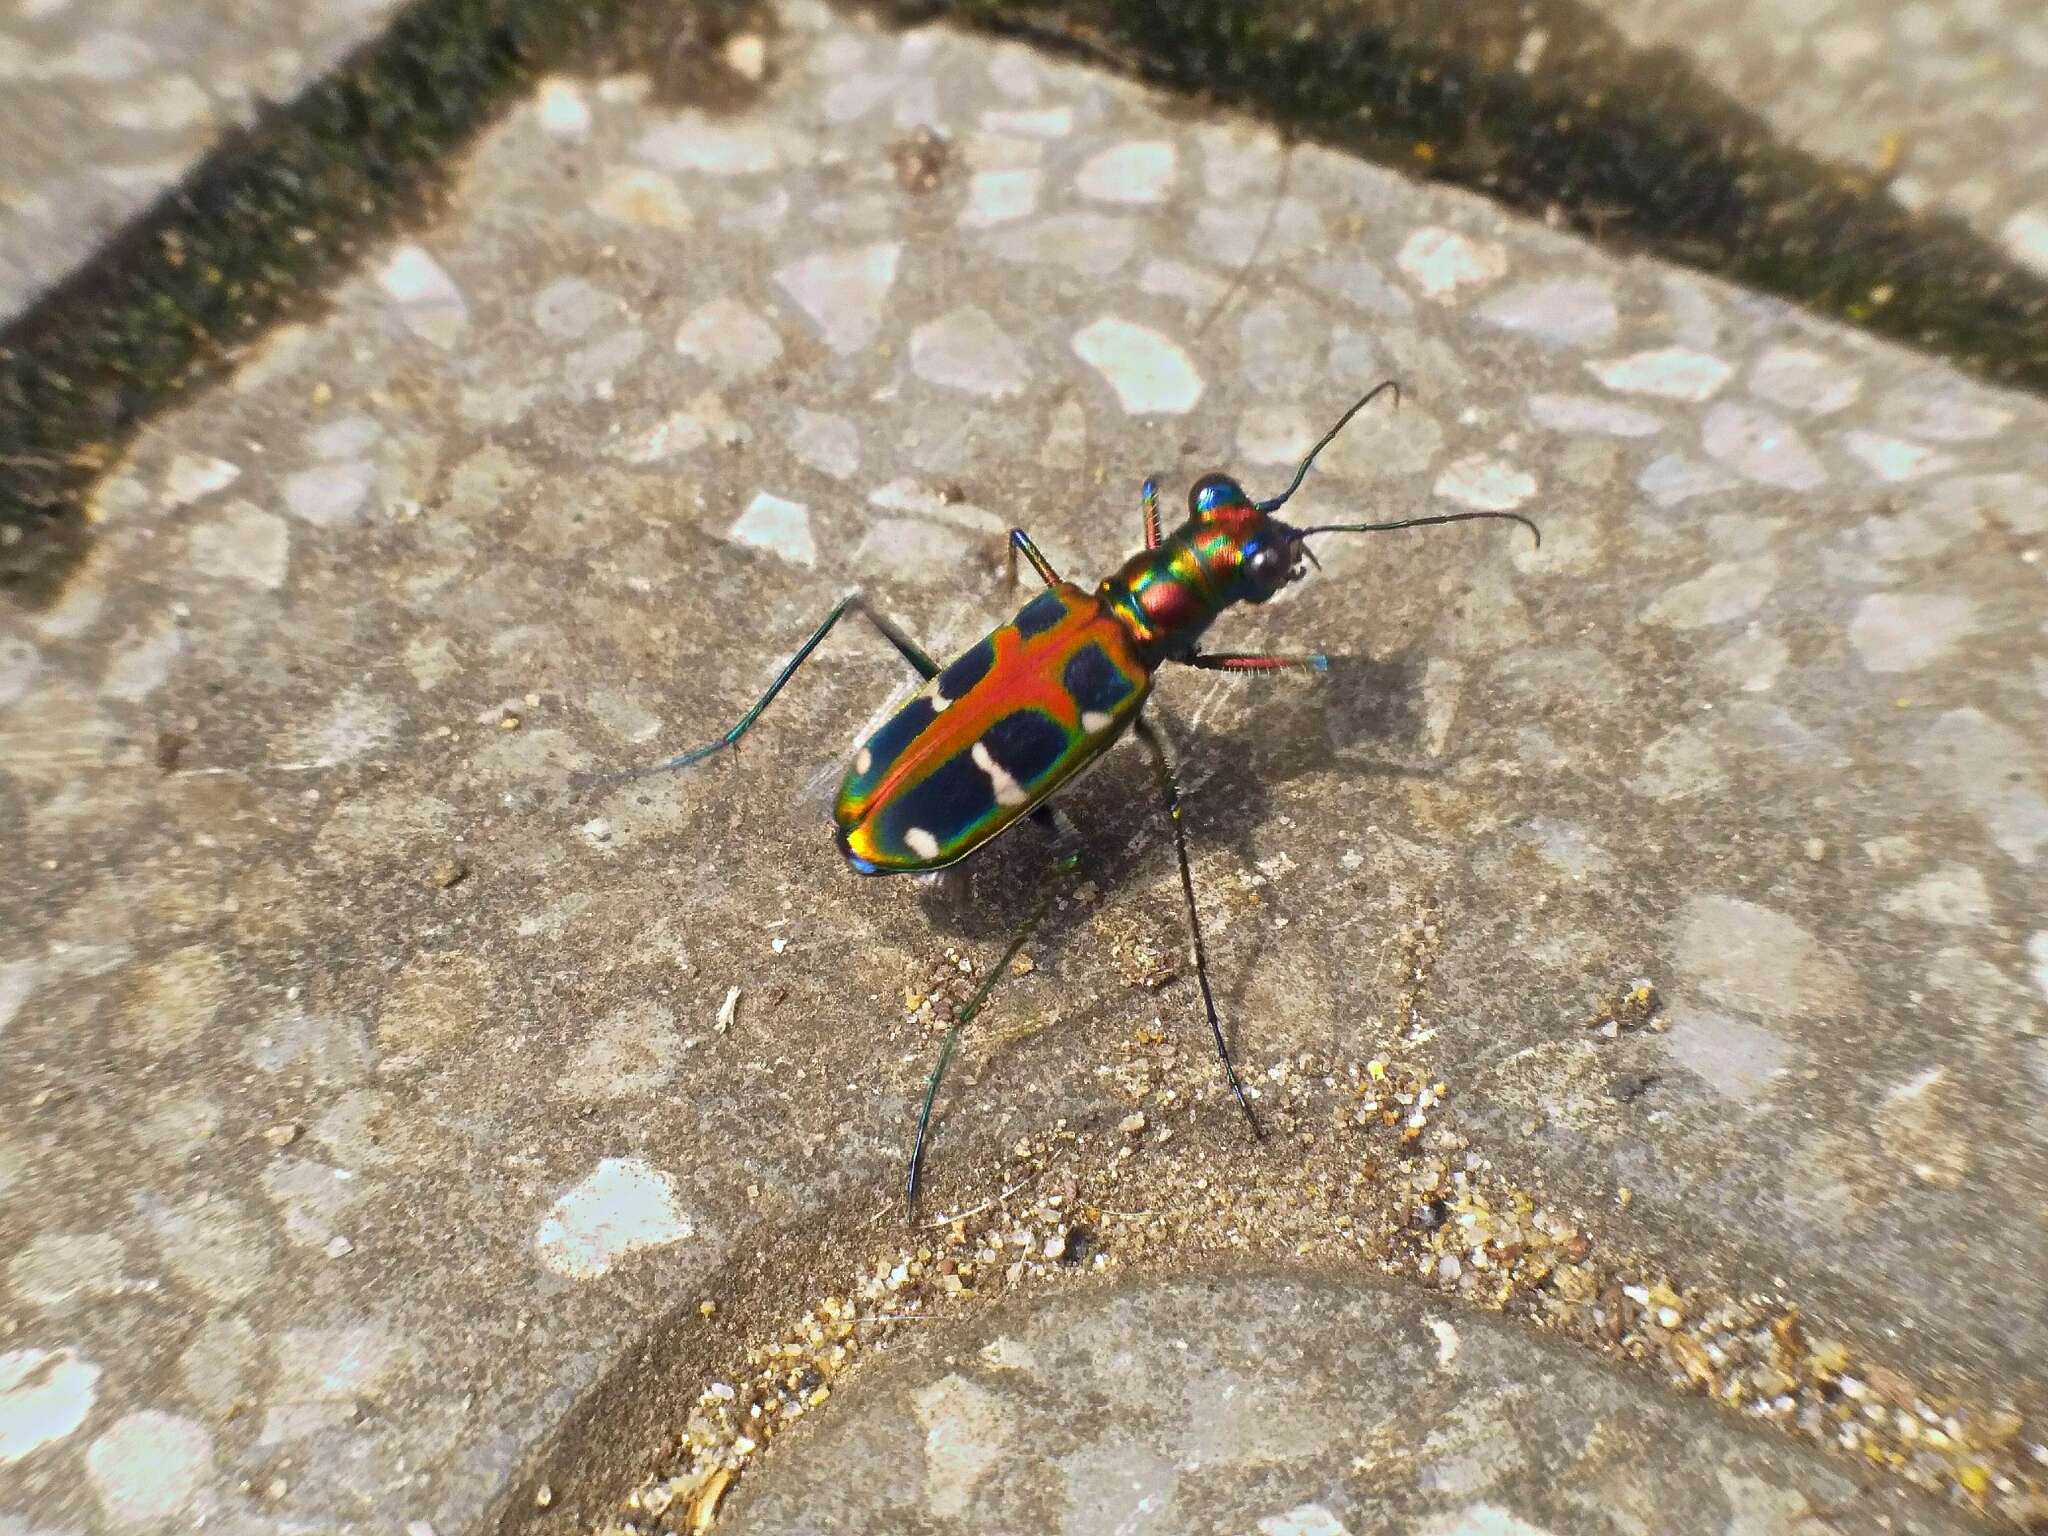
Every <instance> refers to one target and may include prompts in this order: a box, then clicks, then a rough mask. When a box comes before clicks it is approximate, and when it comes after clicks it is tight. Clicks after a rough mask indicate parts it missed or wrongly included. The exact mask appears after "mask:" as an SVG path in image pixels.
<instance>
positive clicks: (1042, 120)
mask: <svg viewBox="0 0 2048 1536" xmlns="http://www.w3.org/2000/svg"><path fill="white" fill-rule="evenodd" d="M981 126H982V127H983V128H986V129H987V130H988V131H989V132H990V133H1021V134H1023V135H1024V136H1025V137H1027V138H1033V139H1063V138H1065V137H1066V136H1067V135H1068V134H1070V133H1072V132H1073V131H1074V109H1073V108H1072V107H1038V108H1034V109H1031V110H1027V111H1003V112H984V113H982V114H981Z"/></svg>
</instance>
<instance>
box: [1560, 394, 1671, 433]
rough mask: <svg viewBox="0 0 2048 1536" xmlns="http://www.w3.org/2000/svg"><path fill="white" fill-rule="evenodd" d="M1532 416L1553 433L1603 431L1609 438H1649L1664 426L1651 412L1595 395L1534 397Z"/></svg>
mask: <svg viewBox="0 0 2048 1536" xmlns="http://www.w3.org/2000/svg"><path fill="white" fill-rule="evenodd" d="M1529 417H1530V419H1531V420H1532V421H1534V422H1535V423H1536V424H1537V425H1538V426H1541V427H1548V428H1549V429H1550V430H1551V431H1553V432H1599V433H1604V434H1606V435H1607V436H1609V437H1648V436H1650V435H1651V434H1652V433H1654V432H1658V431H1661V430H1662V429H1663V426H1664V422H1663V420H1662V419H1661V418H1659V417H1656V416H1652V415H1651V414H1650V413H1649V412H1648V411H1639V410H1637V409H1636V408H1635V407H1634V406H1632V405H1621V404H1619V403H1617V402H1615V401H1613V400H1599V399H1595V398H1594V397H1593V396H1591V395H1532V396H1530V397H1529Z"/></svg>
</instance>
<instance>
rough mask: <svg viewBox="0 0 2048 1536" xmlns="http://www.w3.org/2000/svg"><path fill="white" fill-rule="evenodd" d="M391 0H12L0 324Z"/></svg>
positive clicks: (1, 48)
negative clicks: (292, 0)
mask: <svg viewBox="0 0 2048 1536" xmlns="http://www.w3.org/2000/svg"><path fill="white" fill-rule="evenodd" d="M396 9H397V3H396V0H311V3H308V4H297V5H292V4H276V3H269V4H249V3H246V0H226V3H221V0H212V3H208V0H170V3H162V0H158V3H149V0H14V3H12V4H11V5H9V6H8V7H7V8H6V11H5V12H4V13H0V100H4V101H5V103H6V120H7V124H8V134H7V144H6V148H5V150H4V152H0V324H5V323H6V322H7V321H8V320H10V319H12V318H13V317H14V316H15V315H16V314H17V313H18V312H20V311H21V310H23V309H25V308H26V307H27V306H28V305H29V304H31V303H32V302H33V301H34V300H35V298H36V297H37V296H38V295H39V294H40V293H42V292H43V291H44V290H45V289H47V288H49V287H50V286H52V285H53V284H55V283H56V282H57V281H58V280H59V279H60V278H62V277H63V276H64V275H65V274H66V273H68V272H70V271H71V270H72V269H73V268H75V267H77V266H78V265H79V264H80V263H81V262H83V261H85V260H86V259H87V258H88V257H89V256H91V255H92V253H93V252H94V251H95V250H96V249H97V248H98V247H99V246H100V244H101V242H103V241H104V240H105V239H106V238H107V237H108V236H109V235H110V234H112V233H113V232H114V231H115V230H116V229H118V228H119V227H120V226H121V225H122V224H123V223H125V222H126V221H127V220H128V219H129V218H130V217H131V216H133V215H134V214H135V213H137V212H139V211H140V210H141V209H143V208H145V207H147V206H148V205H149V204H150V203H151V202H152V201H154V200H155V199H156V198H157V197H158V196H159V195H160V194H161V193H163V192H165V191H166V190H168V189H169V188H170V187H172V186H173V185H175V184H176V183H177V182H178V181H179V179H180V178H181V177H183V176H184V175H185V174H186V173H187V172H188V171H190V170H191V168H192V167H193V166H194V165H195V164H197V163H198V161H199V160H200V158H201V157H202V156H203V155H205V154H206V152H207V151H208V150H210V149H211V148H213V147H214V145H216V144H217V143H218V142H219V141H220V139H221V137H222V135H223V134H225V133H227V132H228V131H230V130H231V129H233V128H235V127H238V126H246V125H247V124H248V123H249V122H251V121H252V120H253V119H254V118H255V116H256V114H257V113H259V112H260V111H261V110H262V109H263V107H264V105H265V104H266V103H268V102H276V101H282V100H285V99H287V98H289V97H290V96H292V95H293V94H294V93H295V92H297V91H298V90H299V88H300V87H301V86H303V85H305V84H306V83H308V82H309V81H311V80H312V79H314V78H315V77H316V76H318V75H319V74H321V73H322V72H323V71H324V70H326V69H327V68H328V67H329V66H330V65H332V64H333V63H335V62H336V61H337V60H338V59H340V58H341V57H342V56H343V55H344V54H346V53H347V52H348V51H349V49H351V48H353V47H355V46H356V45H357V44H359V43H362V42H365V41H367V40H368V39H370V38H372V37H374V36H375V35H376V34H377V32H378V30H379V29H380V28H381V27H382V26H383V24H384V22H385V20H386V19H387V18H388V17H389V16H390V15H391V14H392V13H393V12H394V11H395V10H396Z"/></svg>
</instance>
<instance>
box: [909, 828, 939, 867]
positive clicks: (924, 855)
mask: <svg viewBox="0 0 2048 1536" xmlns="http://www.w3.org/2000/svg"><path fill="white" fill-rule="evenodd" d="M903 841H904V842H905V843H906V844H907V845H908V846H909V848H910V851H911V852H912V853H914V854H916V855H917V856H918V857H919V858H920V859H935V858H937V857H938V856H939V840H938V839H937V838H936V837H933V836H932V835H931V833H929V832H927V831H925V829H924V828H923V827H906V828H904V831H903Z"/></svg>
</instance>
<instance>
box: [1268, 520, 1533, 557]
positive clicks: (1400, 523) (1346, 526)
mask: <svg viewBox="0 0 2048 1536" xmlns="http://www.w3.org/2000/svg"><path fill="white" fill-rule="evenodd" d="M1485 517H1497V518H1500V519H1502V520H1503V521H1506V522H1510V523H1520V524H1521V525H1522V526H1523V527H1524V528H1526V529H1528V530H1529V531H1530V532H1531V533H1533V534H1534V535H1535V536H1536V547H1537V548H1538V549H1541V548H1542V547H1543V530H1542V529H1541V528H1538V527H1537V526H1536V525H1535V524H1534V523H1532V522H1530V521H1529V519H1527V518H1526V517H1524V516H1522V514H1521V513H1519V512H1446V513H1444V514H1442V515H1441V516H1439V517H1402V518H1396V519H1395V520H1394V521H1393V522H1391V523H1325V524H1323V526H1322V527H1320V528H1304V529H1302V530H1301V533H1300V537H1302V538H1304V539H1305V538H1307V537H1308V536H1309V535H1310V534H1312V533H1386V532H1388V531H1390V530H1392V529H1395V528H1429V527H1433V526H1435V525H1436V524H1438V523H1476V522H1478V521H1479V520H1480V519H1481V518H1485Z"/></svg>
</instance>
